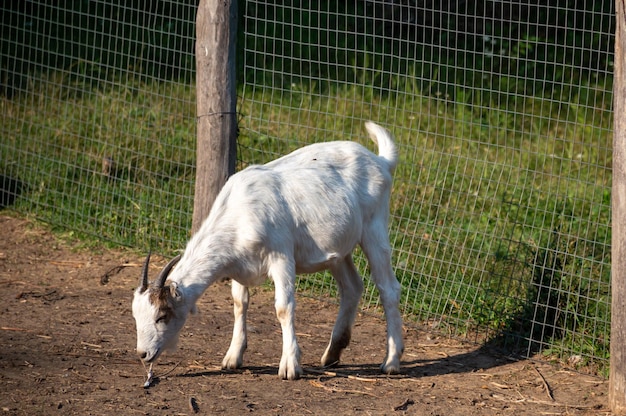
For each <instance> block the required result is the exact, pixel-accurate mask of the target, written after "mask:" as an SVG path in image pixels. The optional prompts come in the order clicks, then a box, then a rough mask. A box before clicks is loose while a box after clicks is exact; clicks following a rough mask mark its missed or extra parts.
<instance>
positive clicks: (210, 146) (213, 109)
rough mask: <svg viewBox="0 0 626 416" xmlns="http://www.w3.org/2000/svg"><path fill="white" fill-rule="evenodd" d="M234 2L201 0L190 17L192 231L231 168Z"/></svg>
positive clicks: (234, 129)
mask: <svg viewBox="0 0 626 416" xmlns="http://www.w3.org/2000/svg"><path fill="white" fill-rule="evenodd" d="M236 40H237V0H201V1H200V4H199V5H198V13H197V15H196V94H197V96H196V105H197V110H196V111H197V114H196V116H197V154H196V185H195V194H194V204H193V222H192V230H191V232H192V233H195V232H196V231H197V230H198V229H199V228H200V225H201V224H202V221H204V219H205V218H206V217H207V215H208V214H209V211H210V210H211V206H212V205H213V201H214V200H215V197H216V196H217V194H218V193H219V191H220V189H222V186H224V183H226V180H227V179H228V177H229V176H230V175H231V174H233V173H234V171H235V160H236V151H237V146H236V141H237V113H236V110H237V90H236V66H235V53H236V48H235V44H236Z"/></svg>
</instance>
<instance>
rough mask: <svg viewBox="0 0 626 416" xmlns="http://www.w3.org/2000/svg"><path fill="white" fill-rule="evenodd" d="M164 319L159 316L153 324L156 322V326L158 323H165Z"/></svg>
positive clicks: (162, 316)
mask: <svg viewBox="0 0 626 416" xmlns="http://www.w3.org/2000/svg"><path fill="white" fill-rule="evenodd" d="M166 317H167V316H166V315H161V316H159V317H158V318H157V319H156V321H155V322H156V323H157V324H158V323H161V322H165V318H166Z"/></svg>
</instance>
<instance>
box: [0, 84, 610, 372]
mask: <svg viewBox="0 0 626 416" xmlns="http://www.w3.org/2000/svg"><path fill="white" fill-rule="evenodd" d="M405 81H406V80H405ZM397 84H398V85H402V89H399V90H397V91H396V92H395V93H386V94H382V93H380V92H377V91H375V90H372V89H369V88H368V87H367V86H366V85H365V84H363V85H354V86H352V85H339V86H336V87H332V88H328V89H327V90H326V91H325V92H323V93H322V92H320V91H319V89H317V88H315V87H314V86H313V87H312V86H311V85H307V84H306V83H303V84H294V85H291V86H290V87H289V88H288V89H283V90H279V91H276V90H274V91H272V90H269V89H266V88H262V87H258V86H250V85H248V86H247V87H246V88H247V89H245V90H244V91H241V92H240V96H241V97H242V99H241V101H240V105H239V112H240V114H241V116H240V129H241V133H240V137H239V158H238V159H239V167H240V168H241V167H245V166H246V165H248V164H251V163H263V162H266V161H268V160H271V159H274V158H275V157H277V156H279V155H282V154H285V153H287V152H288V151H290V150H293V149H294V148H297V147H300V146H302V145H304V144H306V143H310V142H316V141H327V140H335V139H353V140H358V141H360V142H361V143H363V144H365V145H366V146H368V147H370V148H371V149H373V146H372V144H371V143H369V139H367V138H365V134H364V131H363V126H362V121H363V120H364V119H368V118H372V119H375V120H376V121H377V122H379V123H381V124H383V125H386V126H388V127H390V128H391V129H392V130H393V132H394V134H395V136H396V140H397V142H398V144H399V146H400V149H401V155H402V156H401V159H402V160H401V163H400V165H399V166H398V169H397V172H396V176H395V183H394V191H393V197H392V212H391V215H392V221H391V225H390V235H391V240H392V244H393V245H394V262H395V264H396V273H397V276H398V278H399V279H400V281H401V282H402V285H403V298H402V307H403V311H404V312H405V315H406V316H407V319H408V320H409V321H413V322H417V323H428V324H429V325H431V326H433V327H436V328H438V329H439V330H443V331H446V332H448V333H450V334H451V335H454V336H461V337H467V338H469V339H476V340H479V341H485V342H497V343H499V344H500V345H504V346H507V345H508V346H510V345H515V346H517V347H519V348H521V349H523V348H530V349H534V348H535V347H536V346H537V345H538V346H540V347H541V349H542V350H543V351H544V353H546V354H550V355H553V356H555V357H558V358H559V359H567V358H568V357H569V356H571V355H576V354H579V355H581V356H582V357H583V360H582V361H581V364H580V365H586V366H588V367H590V368H591V367H593V368H594V370H597V371H600V372H606V368H608V361H607V360H606V357H608V338H609V327H610V325H609V322H610V321H609V318H610V311H609V304H610V302H609V295H610V293H609V279H610V238H611V232H610V209H609V207H610V185H611V184H610V181H611V170H610V166H611V150H610V148H611V146H610V143H611V135H612V132H611V112H610V99H611V94H610V85H606V86H603V85H600V84H598V85H587V86H584V85H583V86H582V87H581V88H579V90H578V92H577V93H576V94H574V95H572V94H569V95H570V101H568V102H565V103H564V102H558V101H555V100H551V99H547V98H545V97H535V98H531V97H526V98H524V99H518V100H509V101H500V100H499V99H497V98H494V97H495V96H494V95H491V96H490V97H485V100H486V101H481V99H477V97H475V96H472V94H473V93H472V92H468V91H466V90H464V89H459V90H458V91H456V92H455V94H454V96H455V100H456V101H454V102H452V101H450V100H448V99H446V98H445V97H439V96H436V95H435V96H431V97H428V96H425V95H422V94H420V91H419V89H418V88H417V86H415V85H412V84H411V83H410V82H404V81H403V82H398V83H397ZM194 94H195V92H194V89H193V88H192V86H190V85H184V84H178V83H168V82H162V83H153V84H146V83H141V82H138V81H134V80H126V79H125V80H118V81H117V82H111V83H106V84H102V85H100V86H99V87H98V88H87V89H84V88H83V86H82V85H80V84H79V83H78V82H77V81H76V80H75V79H66V78H64V77H63V75H61V73H59V74H53V75H50V76H48V77H44V78H43V79H41V80H40V81H39V82H37V83H36V84H35V85H34V86H33V87H32V89H31V92H30V93H28V94H25V95H23V96H19V97H16V98H14V99H12V100H7V99H3V100H2V101H1V102H0V105H1V108H2V114H3V125H2V135H3V140H2V142H1V143H0V172H3V173H4V174H6V175H8V176H12V177H17V178H19V179H20V180H21V181H23V182H24V183H25V184H26V185H27V189H26V190H25V191H24V193H23V196H24V197H23V198H20V199H19V200H18V202H17V205H16V206H15V208H16V210H18V211H20V212H29V213H34V214H35V215H36V216H37V217H39V218H41V219H43V220H44V221H47V222H50V223H53V224H59V225H63V226H67V227H70V228H72V229H75V230H77V231H78V232H80V233H83V235H88V236H91V237H90V238H93V237H95V238H98V239H104V240H110V241H112V242H115V243H117V244H122V245H128V246H134V247H141V248H147V247H153V248H155V249H156V250H158V251H161V252H165V253H172V252H173V251H175V250H177V249H180V248H182V247H183V245H184V243H185V241H186V240H187V238H188V232H189V231H188V230H189V229H190V226H191V213H192V208H193V183H194V175H195V170H194V165H195V154H194V148H195V117H194V115H195V105H194V103H195V96H194ZM492 100H495V101H492ZM106 157H111V158H112V159H113V160H114V161H115V163H116V166H115V167H114V169H113V171H111V172H109V174H105V173H103V166H102V163H103V159H104V158H106ZM356 261H357V265H358V266H359V268H360V269H362V270H363V271H364V272H365V273H367V264H366V262H365V260H364V259H363V258H362V256H361V255H358V256H357V260H356ZM299 288H300V289H301V290H306V291H307V292H308V293H313V294H320V295H326V294H333V293H334V288H333V285H332V283H331V282H329V280H328V276H326V275H318V276H316V277H313V278H307V279H301V280H300V283H299ZM376 299H377V297H376V291H375V289H374V288H372V287H371V286H370V285H368V286H367V289H366V294H365V296H364V305H365V306H366V307H377V303H376V302H377V301H376ZM537 299H538V300H539V301H540V302H542V303H543V304H544V306H541V305H537V304H536V303H535V301H536V300H537ZM532 321H538V322H535V323H534V324H532ZM539 321H540V322H539ZM544 321H545V322H544ZM541 322H544V324H541ZM520 340H521V341H520Z"/></svg>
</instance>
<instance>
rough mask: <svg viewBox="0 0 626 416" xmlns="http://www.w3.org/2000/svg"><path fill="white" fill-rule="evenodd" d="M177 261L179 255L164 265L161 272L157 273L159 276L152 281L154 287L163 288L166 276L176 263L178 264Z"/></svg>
mask: <svg viewBox="0 0 626 416" xmlns="http://www.w3.org/2000/svg"><path fill="white" fill-rule="evenodd" d="M178 260H180V254H179V255H178V256H176V257H174V258H173V259H172V260H170V262H169V263H167V264H166V265H165V267H164V268H163V270H161V273H159V276H158V277H157V278H156V280H155V281H154V286H155V287H157V288H162V287H163V286H165V280H166V279H167V276H168V275H169V274H170V271H171V270H172V268H173V267H174V266H175V265H176V263H178Z"/></svg>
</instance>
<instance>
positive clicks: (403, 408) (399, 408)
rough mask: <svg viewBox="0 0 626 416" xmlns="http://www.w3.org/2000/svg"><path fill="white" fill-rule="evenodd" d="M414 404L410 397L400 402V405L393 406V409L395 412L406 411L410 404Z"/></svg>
mask: <svg viewBox="0 0 626 416" xmlns="http://www.w3.org/2000/svg"><path fill="white" fill-rule="evenodd" d="M412 404H415V402H414V401H413V400H411V399H406V400H405V401H404V403H402V404H401V405H400V406H396V407H394V408H393V410H394V411H396V412H404V411H406V410H407V409H408V408H409V406H410V405H412Z"/></svg>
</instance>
